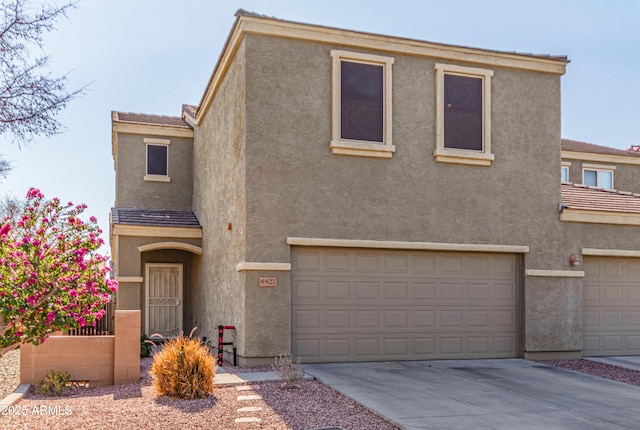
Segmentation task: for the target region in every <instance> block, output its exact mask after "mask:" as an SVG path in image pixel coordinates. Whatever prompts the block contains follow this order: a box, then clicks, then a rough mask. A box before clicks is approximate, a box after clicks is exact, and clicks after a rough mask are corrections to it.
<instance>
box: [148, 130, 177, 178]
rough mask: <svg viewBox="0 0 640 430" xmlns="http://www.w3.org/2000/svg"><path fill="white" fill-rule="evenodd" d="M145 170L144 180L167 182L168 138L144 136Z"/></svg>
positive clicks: (169, 142)
mask: <svg viewBox="0 0 640 430" xmlns="http://www.w3.org/2000/svg"><path fill="white" fill-rule="evenodd" d="M144 143H145V146H146V158H147V159H146V172H145V176H144V180H145V181H159V182H169V181H171V178H170V177H169V145H170V144H171V141H170V140H169V139H152V138H145V139H144Z"/></svg>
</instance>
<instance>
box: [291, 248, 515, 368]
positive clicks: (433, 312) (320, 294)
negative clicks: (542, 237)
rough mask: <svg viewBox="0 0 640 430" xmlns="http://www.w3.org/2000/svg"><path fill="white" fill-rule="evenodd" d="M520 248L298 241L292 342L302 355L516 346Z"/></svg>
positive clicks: (425, 355)
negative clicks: (399, 247)
mask: <svg viewBox="0 0 640 430" xmlns="http://www.w3.org/2000/svg"><path fill="white" fill-rule="evenodd" d="M518 266H519V264H518V257H517V256H515V255H509V254H479V253H457V252H427V251H396V250H370V249H352V248H346V249H345V248H310V247H294V248H293V250H292V294H291V300H292V303H291V309H292V349H293V354H294V356H300V357H301V358H302V360H303V362H307V363H311V362H340V361H378V360H428V359H460V358H507V357H516V356H518V355H519V342H518V339H519V336H518V334H519V312H518V287H517V285H518V282H517V280H518Z"/></svg>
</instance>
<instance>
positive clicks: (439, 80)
mask: <svg viewBox="0 0 640 430" xmlns="http://www.w3.org/2000/svg"><path fill="white" fill-rule="evenodd" d="M435 70H436V149H435V151H434V157H435V158H436V161H439V162H443V163H459V164H472V165H478V166H490V165H491V162H492V161H493V160H494V156H493V154H492V153H491V77H492V76H493V71H491V70H485V69H477V68H473V67H463V66H456V65H451V64H440V63H438V64H436V65H435Z"/></svg>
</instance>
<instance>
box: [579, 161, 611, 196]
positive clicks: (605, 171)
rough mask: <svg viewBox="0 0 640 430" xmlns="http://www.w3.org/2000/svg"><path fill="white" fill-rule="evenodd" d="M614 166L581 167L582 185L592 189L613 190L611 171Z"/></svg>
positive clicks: (587, 165) (584, 165) (586, 165)
mask: <svg viewBox="0 0 640 430" xmlns="http://www.w3.org/2000/svg"><path fill="white" fill-rule="evenodd" d="M614 170H615V166H600V165H590V164H583V165H582V183H583V184H584V185H590V186H592V187H598V188H604V189H605V190H613V189H614V188H613V171H614Z"/></svg>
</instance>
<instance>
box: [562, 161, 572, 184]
mask: <svg viewBox="0 0 640 430" xmlns="http://www.w3.org/2000/svg"><path fill="white" fill-rule="evenodd" d="M570 166H571V162H570V161H562V164H561V167H560V181H561V182H569V167H570Z"/></svg>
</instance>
